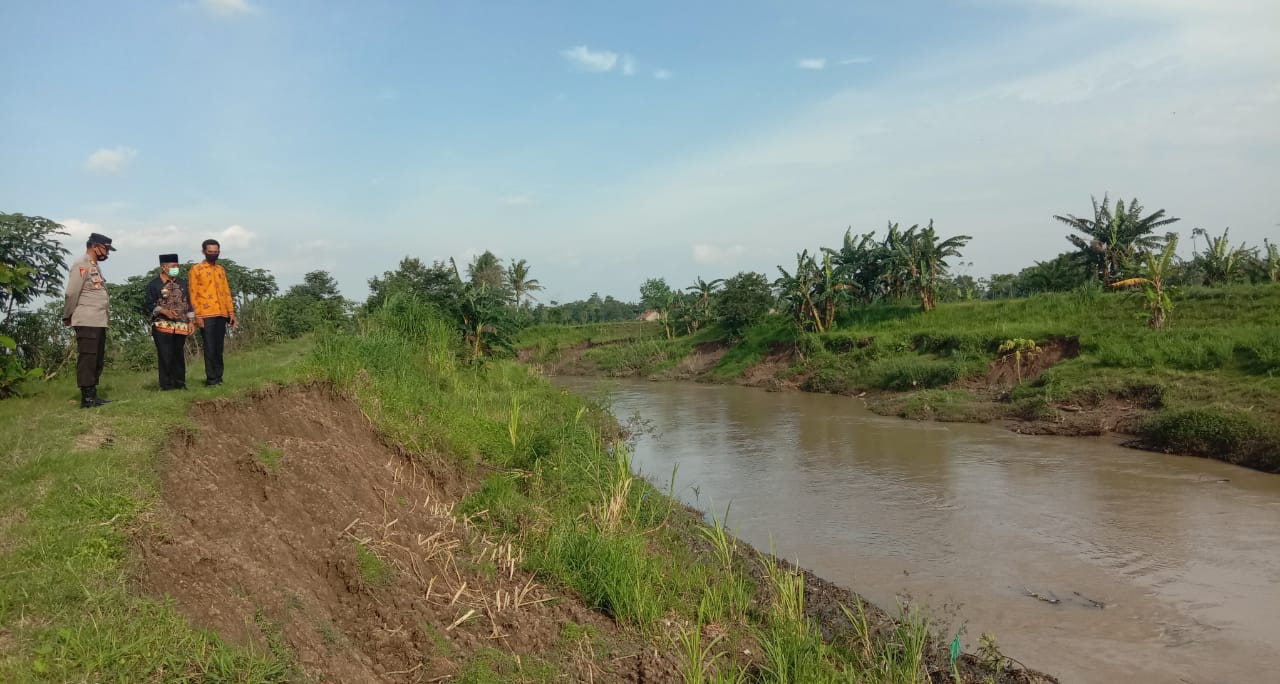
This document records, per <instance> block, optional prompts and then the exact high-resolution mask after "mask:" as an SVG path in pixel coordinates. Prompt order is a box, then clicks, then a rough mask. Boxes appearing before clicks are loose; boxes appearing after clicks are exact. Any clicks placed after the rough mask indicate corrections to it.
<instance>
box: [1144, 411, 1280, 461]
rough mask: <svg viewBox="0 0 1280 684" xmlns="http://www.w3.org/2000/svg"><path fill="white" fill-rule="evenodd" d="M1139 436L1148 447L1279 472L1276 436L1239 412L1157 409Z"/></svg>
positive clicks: (1279, 443)
mask: <svg viewBox="0 0 1280 684" xmlns="http://www.w3.org/2000/svg"><path fill="white" fill-rule="evenodd" d="M1140 436H1141V438H1142V441H1143V442H1144V443H1145V444H1146V446H1148V447H1149V448H1152V449H1159V450H1161V451H1168V452H1176V453H1182V454H1188V455H1191V456H1204V457H1208V458H1218V459H1222V460H1226V461H1228V462H1230V463H1235V464H1237V465H1244V466H1248V467H1251V468H1256V469H1258V470H1263V471H1266V472H1272V473H1275V472H1280V435H1277V432H1276V430H1274V429H1273V428H1267V427H1264V426H1263V425H1261V424H1260V423H1259V422H1258V421H1257V419H1255V418H1254V417H1253V416H1250V415H1248V414H1245V413H1242V412H1239V411H1231V410H1227V409H1220V408H1214V407H1210V408H1186V409H1178V410H1166V411H1161V412H1160V413H1157V414H1156V415H1154V416H1152V417H1151V418H1150V419H1148V420H1147V422H1146V423H1145V424H1143V426H1142V429H1141V433H1140Z"/></svg>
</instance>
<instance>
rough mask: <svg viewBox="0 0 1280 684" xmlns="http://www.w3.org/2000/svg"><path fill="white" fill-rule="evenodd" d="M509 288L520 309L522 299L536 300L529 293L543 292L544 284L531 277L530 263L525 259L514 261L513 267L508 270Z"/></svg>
mask: <svg viewBox="0 0 1280 684" xmlns="http://www.w3.org/2000/svg"><path fill="white" fill-rule="evenodd" d="M507 288H508V289H510V290H511V292H512V295H513V297H514V298H515V303H516V308H517V309H518V308H520V302H521V300H522V299H525V298H528V299H529V300H533V299H535V298H534V296H533V295H531V294H529V293H530V292H537V291H538V290H541V289H542V283H539V282H538V279H537V278H530V277H529V263H528V262H527V261H525V260H524V259H520V260H519V261H515V260H513V261H512V262H511V267H510V268H508V269H507Z"/></svg>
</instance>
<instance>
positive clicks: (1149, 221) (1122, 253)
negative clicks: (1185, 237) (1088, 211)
mask: <svg viewBox="0 0 1280 684" xmlns="http://www.w3.org/2000/svg"><path fill="white" fill-rule="evenodd" d="M1090 199H1091V200H1092V201H1093V217H1092V218H1088V217H1084V218H1082V217H1079V216H1074V215H1072V214H1066V215H1065V216H1060V215H1057V214H1055V215H1054V217H1053V218H1055V219H1057V220H1058V221H1061V222H1062V223H1065V224H1067V225H1068V226H1071V227H1072V228H1074V229H1075V230H1078V231H1080V232H1081V233H1084V237H1081V236H1079V235H1067V240H1068V241H1070V242H1071V244H1073V245H1075V246H1076V249H1078V250H1080V252H1081V253H1083V254H1084V255H1085V257H1086V258H1087V259H1088V261H1089V263H1090V264H1092V265H1093V267H1094V268H1095V269H1096V272H1097V274H1098V279H1099V280H1101V281H1102V282H1103V283H1106V284H1110V283H1112V282H1114V281H1115V280H1117V279H1118V278H1120V277H1121V275H1122V273H1123V272H1124V267H1125V265H1126V264H1127V263H1128V262H1129V261H1130V260H1132V259H1134V258H1135V257H1137V256H1138V254H1139V253H1141V252H1144V251H1145V252H1149V251H1153V250H1158V249H1160V247H1161V245H1162V243H1163V240H1161V238H1159V237H1157V236H1156V235H1155V233H1156V231H1157V230H1158V229H1160V228H1162V227H1164V226H1167V225H1169V224H1171V223H1174V222H1176V221H1178V220H1179V219H1177V218H1174V217H1166V216H1165V215H1164V209H1160V210H1159V211H1156V212H1154V213H1151V214H1148V215H1147V216H1143V215H1142V211H1143V209H1142V205H1141V204H1139V203H1138V200H1137V198H1134V199H1132V200H1130V201H1129V206H1127V207H1126V206H1125V204H1124V200H1122V199H1121V200H1116V206H1115V210H1114V211H1112V209H1111V207H1110V205H1109V204H1108V202H1109V198H1108V195H1106V194H1104V195H1103V196H1102V203H1101V204H1099V203H1098V200H1097V199H1096V198H1092V197H1091V198H1090Z"/></svg>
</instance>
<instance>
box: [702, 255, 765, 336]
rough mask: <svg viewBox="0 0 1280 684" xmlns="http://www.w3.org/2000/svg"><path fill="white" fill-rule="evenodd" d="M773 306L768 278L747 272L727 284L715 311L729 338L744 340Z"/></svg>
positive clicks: (717, 299) (713, 307) (731, 279)
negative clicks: (748, 331)
mask: <svg viewBox="0 0 1280 684" xmlns="http://www.w3.org/2000/svg"><path fill="white" fill-rule="evenodd" d="M773 303H774V299H773V290H772V289H771V288H770V286H769V280H768V279H767V278H765V276H764V274H763V273H754V272H750V271H744V272H741V273H739V274H737V275H735V276H733V277H732V278H729V279H728V280H726V281H724V287H723V288H722V289H721V290H720V295H719V296H718V297H716V298H715V302H714V303H713V304H712V309H713V311H714V312H715V315H716V321H717V322H718V323H719V324H720V327H721V328H722V329H724V331H725V332H726V333H727V334H728V335H729V337H731V338H741V337H742V334H743V333H744V332H745V331H746V329H747V328H749V327H751V326H752V325H754V324H755V323H757V322H759V321H760V320H761V319H763V318H764V317H765V316H766V315H767V314H768V313H769V309H771V308H773Z"/></svg>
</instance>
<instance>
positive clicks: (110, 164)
mask: <svg viewBox="0 0 1280 684" xmlns="http://www.w3.org/2000/svg"><path fill="white" fill-rule="evenodd" d="M136 156H138V151H137V150H135V149H133V148H132V147H125V146H123V145H119V146H116V147H112V148H110V149H108V148H106V147H104V148H102V149H99V150H96V151H94V153H93V154H91V155H89V158H88V159H85V160H84V168H85V169H87V170H89V171H92V172H94V173H120V172H121V171H123V170H124V168H125V167H126V166H128V165H129V162H131V161H133V158H134V157H136Z"/></svg>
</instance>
